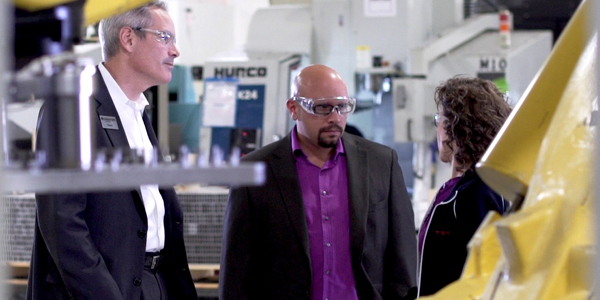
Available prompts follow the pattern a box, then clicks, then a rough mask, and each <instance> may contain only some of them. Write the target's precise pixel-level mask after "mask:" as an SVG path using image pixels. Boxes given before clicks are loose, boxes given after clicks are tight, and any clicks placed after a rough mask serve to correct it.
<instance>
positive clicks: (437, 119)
mask: <svg viewBox="0 0 600 300" xmlns="http://www.w3.org/2000/svg"><path fill="white" fill-rule="evenodd" d="M439 123H440V115H439V114H435V115H433V126H435V127H438V124H439Z"/></svg>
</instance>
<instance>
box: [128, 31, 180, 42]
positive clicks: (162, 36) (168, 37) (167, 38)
mask: <svg viewBox="0 0 600 300" xmlns="http://www.w3.org/2000/svg"><path fill="white" fill-rule="evenodd" d="M132 29H133V30H136V31H144V32H150V33H154V34H156V36H157V37H158V38H157V39H156V40H157V41H159V42H161V43H163V44H164V45H165V46H171V45H175V37H174V36H173V34H172V33H171V32H170V31H168V30H164V31H160V30H155V29H149V28H142V27H132Z"/></svg>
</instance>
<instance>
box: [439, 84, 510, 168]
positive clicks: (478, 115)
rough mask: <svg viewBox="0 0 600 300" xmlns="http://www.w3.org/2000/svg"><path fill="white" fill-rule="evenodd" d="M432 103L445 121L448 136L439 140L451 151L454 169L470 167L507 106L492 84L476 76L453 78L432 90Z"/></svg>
mask: <svg viewBox="0 0 600 300" xmlns="http://www.w3.org/2000/svg"><path fill="white" fill-rule="evenodd" d="M435 103H436V104H437V107H438V110H440V108H443V110H440V112H443V114H444V117H446V118H447V120H448V121H447V122H445V123H444V124H443V126H444V131H446V135H447V136H448V139H447V140H445V141H443V143H444V144H445V145H446V146H448V147H449V149H451V150H452V151H453V152H454V150H455V149H454V148H453V142H454V143H455V145H456V147H457V148H458V149H456V150H457V151H456V154H455V155H454V159H455V161H456V163H457V169H458V170H459V171H460V170H462V171H466V170H468V169H474V168H475V163H476V162H478V161H479V159H481V157H482V156H483V154H484V153H485V150H486V149H487V147H488V146H489V145H490V143H491V142H492V140H493V139H494V137H495V136H496V134H497V133H498V131H499V130H500V128H501V127H502V124H504V121H505V120H506V118H507V117H508V115H509V114H510V111H511V108H510V106H509V105H508V104H507V103H506V101H505V100H504V95H503V94H502V93H501V92H500V91H499V90H498V88H497V87H496V85H495V84H494V83H493V82H491V81H489V80H484V79H480V78H470V77H454V78H451V79H449V80H447V81H446V82H444V83H442V84H441V85H439V86H438V87H437V88H436V89H435Z"/></svg>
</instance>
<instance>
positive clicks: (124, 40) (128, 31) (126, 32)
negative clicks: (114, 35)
mask: <svg viewBox="0 0 600 300" xmlns="http://www.w3.org/2000/svg"><path fill="white" fill-rule="evenodd" d="M134 35H135V32H134V31H133V29H132V28H131V27H123V28H121V30H120V31H119V41H120V42H121V47H123V49H125V51H127V52H132V51H133V43H134V39H135V38H134Z"/></svg>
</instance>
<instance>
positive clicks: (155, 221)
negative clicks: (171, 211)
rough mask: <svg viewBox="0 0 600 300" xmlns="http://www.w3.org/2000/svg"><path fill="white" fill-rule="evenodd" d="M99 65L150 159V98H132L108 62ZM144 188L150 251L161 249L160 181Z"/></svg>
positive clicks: (136, 144)
mask: <svg viewBox="0 0 600 300" xmlns="http://www.w3.org/2000/svg"><path fill="white" fill-rule="evenodd" d="M98 69H99V70H100V74H101V75H102V78H103V79H104V83H106V87H107V88H108V92H109V93H110V97H111V98H112V100H113V103H114V104H115V107H116V108H117V113H118V114H119V119H121V123H122V124H123V130H124V131H125V135H126V136H127V141H128V142H129V147H131V149H133V150H138V151H143V153H144V159H145V162H146V163H149V162H150V160H151V158H152V154H153V146H152V143H151V142H150V139H149V138H148V132H147V131H146V126H145V125H144V121H143V119H142V113H143V110H144V108H145V107H146V105H148V100H147V99H146V97H145V96H144V94H140V96H139V98H138V99H135V100H130V99H128V98H127V96H126V95H125V93H124V92H123V90H122V89H121V87H120V86H119V85H118V84H117V82H116V81H115V79H114V78H113V77H112V75H111V74H110V72H108V70H107V69H106V68H105V67H104V64H102V63H101V64H99V65H98ZM140 191H141V194H142V199H143V201H144V207H145V210H146V216H147V217H148V233H147V235H146V252H157V251H160V250H161V249H163V248H164V246H165V224H164V219H165V204H164V201H163V198H162V196H161V195H160V192H159V191H158V185H142V186H140Z"/></svg>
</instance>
